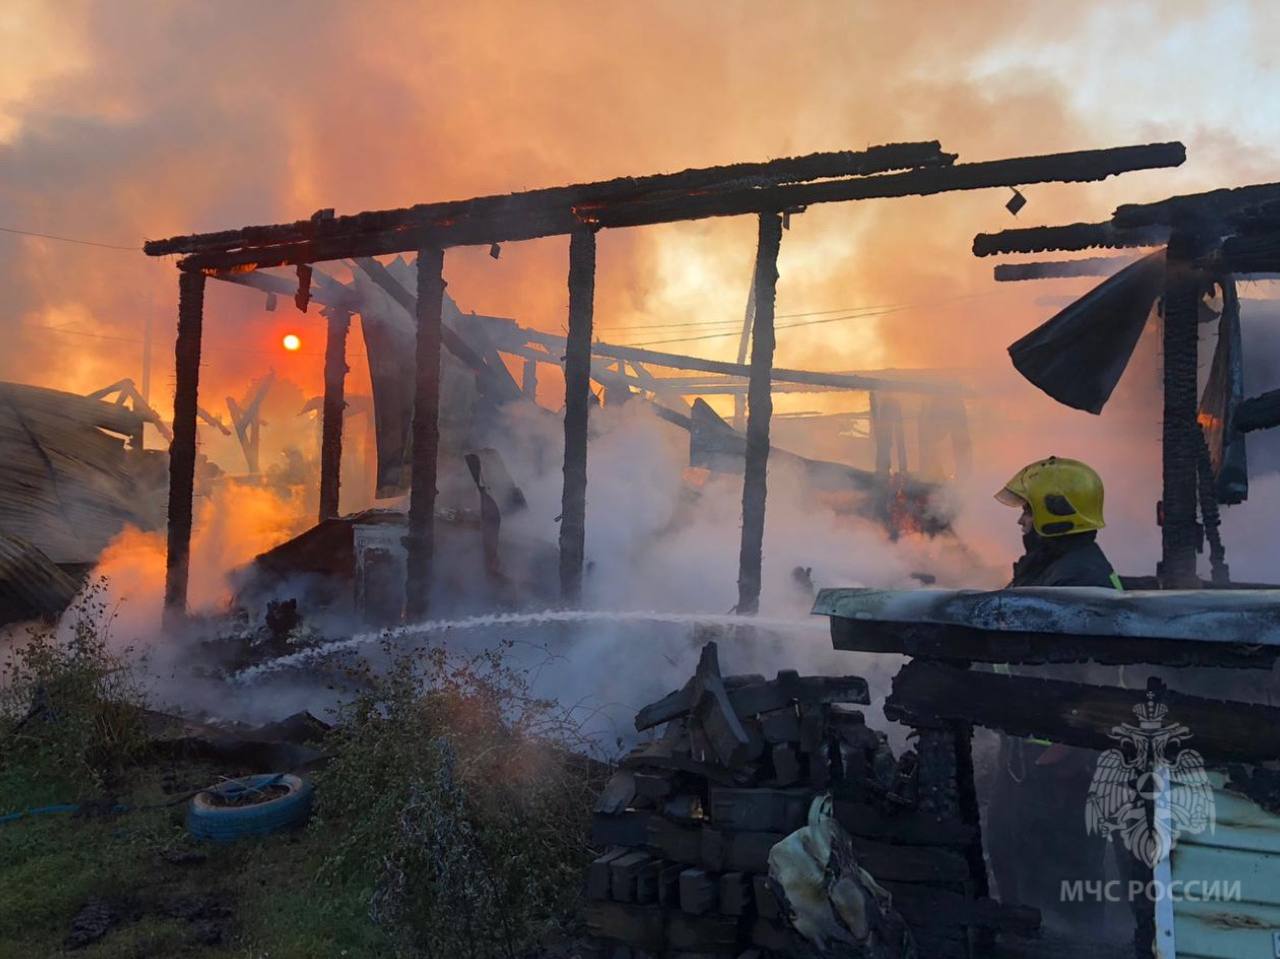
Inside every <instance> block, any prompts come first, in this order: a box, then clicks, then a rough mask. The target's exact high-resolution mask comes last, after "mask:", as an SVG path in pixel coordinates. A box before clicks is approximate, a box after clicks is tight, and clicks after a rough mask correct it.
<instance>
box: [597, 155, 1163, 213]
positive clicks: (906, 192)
mask: <svg viewBox="0 0 1280 959" xmlns="http://www.w3.org/2000/svg"><path fill="white" fill-rule="evenodd" d="M1185 160H1186V148H1185V147H1183V145H1182V144H1180V143H1153V144H1145V145H1140V146H1125V147H1115V148H1111V149H1103V150H1077V151H1074V152H1071V153H1057V154H1046V155H1043V156H1034V157H1014V158H1011V159H1006V160H988V161H983V162H978V163H957V164H954V165H952V166H949V167H940V168H936V169H917V170H909V171H907V172H905V173H888V174H882V175H879V176H869V177H861V178H858V179H850V180H835V181H828V182H824V183H803V184H798V185H793V186H778V187H766V188H763V189H760V190H756V191H754V192H753V193H752V194H750V195H742V194H738V193H732V192H727V193H724V194H703V195H700V196H695V197H687V196H680V197H676V198H670V199H669V198H658V199H650V200H641V201H623V202H618V203H614V204H609V205H608V206H607V207H605V208H602V209H601V210H600V211H599V212H598V213H595V214H594V215H593V217H592V220H591V222H594V223H598V224H599V225H600V226H605V227H619V226H641V225H645V224H651V223H665V222H671V220H672V219H680V220H690V219H699V218H702V217H711V216H741V215H744V214H747V213H758V212H770V211H781V210H788V209H794V208H796V207H802V206H810V205H813V204H816V203H832V202H847V201H850V200H868V199H874V198H889V197H905V196H930V195H933V194H938V193H949V192H952V191H955V190H982V189H987V188H990V187H1001V186H1017V185H1020V184H1026V183H1047V182H1063V183H1082V182H1088V181H1091V180H1103V179H1106V178H1107V177H1109V176H1115V175H1117V174H1120V173H1129V172H1133V171H1135V170H1145V169H1152V168H1155V167H1167V166H1179V165H1181V164H1182V163H1183V162H1185Z"/></svg>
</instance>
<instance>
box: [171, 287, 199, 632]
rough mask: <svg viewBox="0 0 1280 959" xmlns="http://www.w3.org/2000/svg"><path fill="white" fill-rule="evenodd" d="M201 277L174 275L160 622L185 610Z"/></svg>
mask: <svg viewBox="0 0 1280 959" xmlns="http://www.w3.org/2000/svg"><path fill="white" fill-rule="evenodd" d="M204 284H205V275H204V274H203V273H201V272H200V271H198V270H196V271H189V270H184V271H182V272H181V273H180V274H179V275H178V338H177V342H176V344H175V346H174V372H175V379H176V382H175V386H174V393H173V440H172V441H171V442H170V443H169V533H168V536H169V539H168V545H167V549H166V553H165V577H164V610H165V619H166V622H173V621H174V620H176V619H181V618H182V616H184V615H185V614H186V611H187V581H188V578H189V576H190V571H191V510H192V502H193V500H194V498H195V476H196V403H197V396H198V393H199V384H200V336H201V332H202V328H203V326H204Z"/></svg>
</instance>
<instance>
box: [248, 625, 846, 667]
mask: <svg viewBox="0 0 1280 959" xmlns="http://www.w3.org/2000/svg"><path fill="white" fill-rule="evenodd" d="M551 623H663V624H668V625H679V626H698V625H704V626H753V627H755V628H757V629H774V630H822V631H825V630H826V629H827V628H828V626H827V621H826V620H825V619H818V620H815V619H764V618H761V617H759V616H742V615H738V614H735V613H725V614H716V613H658V612H646V611H642V610H622V611H609V610H595V609H544V610H541V611H539V612H535V613H486V614H485V615H483V616H468V617H466V618H465V619H432V620H426V621H424V622H421V623H410V624H407V625H404V626H395V627H391V628H389V629H383V630H378V631H377V632H367V633H357V634H356V635H354V636H352V637H351V638H350V639H340V640H337V641H336V642H332V643H325V644H324V645H323V646H314V647H311V648H308V649H304V650H301V651H299V652H296V653H290V654H289V655H287V656H280V657H278V658H276V659H272V660H270V661H268V662H265V663H259V664H258V665H256V666H249V667H248V668H246V669H242V670H240V671H239V672H237V673H234V674H232V675H231V676H230V677H229V682H232V683H235V684H237V685H242V684H247V683H252V682H254V681H256V680H258V679H260V678H261V677H263V676H265V675H267V674H269V673H274V672H279V671H281V670H285V669H296V668H299V667H302V666H305V665H307V664H308V663H310V662H313V661H314V660H317V659H323V658H324V657H326V656H331V655H333V654H334V653H341V652H347V651H349V650H353V649H358V648H359V647H361V646H365V645H368V644H369V643H376V642H378V641H380V640H387V639H391V640H395V639H410V638H414V637H418V636H425V635H428V634H430V633H444V632H463V631H467V630H477V629H487V628H490V627H504V626H505V627H512V628H520V627H531V626H545V625H549V624H551Z"/></svg>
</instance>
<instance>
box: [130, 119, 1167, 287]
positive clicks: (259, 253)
mask: <svg viewBox="0 0 1280 959" xmlns="http://www.w3.org/2000/svg"><path fill="white" fill-rule="evenodd" d="M1185 159H1186V149H1185V148H1184V147H1183V146H1182V144H1180V143H1158V144H1148V145H1145V146H1128V147H1117V148H1114V149H1110V150H1083V151H1078V152H1074V153H1059V154H1049V155H1046V156H1037V157H1018V158H1015V159H1009V160H993V161H989V162H984V163H968V164H958V165H955V166H939V167H936V168H933V167H930V168H920V167H918V166H916V168H914V169H909V170H908V171H907V172H905V173H896V174H881V175H877V176H853V177H849V178H846V179H839V180H828V181H824V182H818V183H790V182H789V181H788V183H786V184H784V185H780V186H755V185H745V186H744V185H740V184H738V183H732V182H729V181H713V185H712V186H709V187H702V188H697V189H692V188H688V187H686V186H684V185H680V186H678V187H673V188H671V189H668V190H650V191H633V192H632V193H630V194H629V193H628V192H627V191H625V190H620V191H619V192H618V193H617V194H616V195H614V196H610V197H605V198H603V199H600V198H597V197H594V196H588V197H586V198H582V199H573V198H572V196H571V194H572V191H573V189H574V188H563V189H562V190H559V191H541V192H535V193H526V194H514V195H512V196H507V197H496V198H495V197H485V198H481V199H477V200H465V201H459V202H454V203H446V204H433V205H431V206H429V207H421V208H415V210H416V212H413V211H396V212H395V213H393V214H378V213H369V214H361V215H360V216H357V217H343V218H337V219H333V220H321V221H318V222H314V223H312V222H310V221H308V222H307V224H302V225H301V226H302V227H303V230H302V231H301V233H298V231H297V230H296V228H297V227H299V226H300V225H299V224H293V225H291V226H288V227H261V228H253V230H254V232H253V233H252V234H249V235H251V236H252V237H255V238H258V239H257V240H256V242H257V243H262V245H246V244H247V243H249V242H251V241H250V240H248V239H246V238H245V235H246V234H247V233H248V231H231V233H230V234H228V235H225V236H223V235H215V236H221V237H222V238H221V239H220V240H218V241H217V242H206V238H203V237H180V238H177V239H176V240H173V241H160V242H158V243H156V244H150V245H148V249H149V250H150V251H151V252H152V253H153V255H160V254H162V253H166V252H169V253H172V252H179V251H180V250H182V249H187V248H190V249H192V250H202V251H203V252H194V253H192V254H191V255H190V256H188V257H186V258H184V259H183V260H181V261H180V262H179V266H180V267H181V268H183V269H188V270H233V269H243V268H246V267H248V268H258V269H261V268H264V267H270V266H283V265H287V264H295V263H309V262H314V261H321V260H332V259H341V258H343V257H353V256H377V255H379V254H384V253H398V252H403V251H404V250H406V249H411V248H413V247H414V246H417V245H420V244H424V243H425V244H431V245H436V246H443V247H449V246H466V245H489V244H492V243H503V242H508V241H511V240H527V239H535V238H537V237H541V236H556V235H561V234H567V233H571V232H573V231H574V230H575V229H576V228H577V227H578V226H580V225H583V224H587V225H591V226H596V227H606V226H607V227H620V226H641V225H650V224H657V223H671V222H676V221H681V220H694V219H701V218H704V217H713V216H738V215H745V214H748V213H763V212H780V211H785V210H793V209H797V208H801V207H805V206H808V205H811V204H815V203H830V202H843V201H848V200H866V199H872V198H888V197H902V196H924V195H932V194H937V193H946V192H950V191H953V190H977V189H984V188H987V187H998V186H1009V185H1012V184H1025V183H1043V182H1084V181H1090V180H1102V179H1105V178H1106V177H1108V176H1113V175H1116V174H1120V173H1127V172H1130V171H1133V170H1145V169H1151V168H1154V167H1167V166H1177V165H1179V164H1181V163H1182V162H1183V161H1184V160H1185ZM903 166H904V165H903V164H897V165H895V166H893V167H890V169H902V168H903ZM906 166H915V165H913V164H906ZM727 182H728V183H729V185H725V183H727ZM716 184H719V185H716ZM406 214H408V215H406ZM388 216H390V217H391V222H394V223H395V224H396V225H395V226H394V227H393V228H389V229H383V230H381V231H379V230H377V229H370V224H374V223H380V222H383V221H384V218H386V217H388ZM397 217H398V219H397ZM261 231H266V232H265V233H261ZM272 231H283V232H272ZM290 231H293V232H294V233H298V235H299V236H302V235H305V236H306V237H308V238H305V239H280V237H290V236H292V235H293V233H291V232H290ZM262 236H267V237H275V238H276V239H274V240H273V241H271V242H264V241H263V240H262V239H261V237H262Z"/></svg>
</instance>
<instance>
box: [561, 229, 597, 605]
mask: <svg viewBox="0 0 1280 959" xmlns="http://www.w3.org/2000/svg"><path fill="white" fill-rule="evenodd" d="M595 290H596V234H595V230H593V229H591V228H588V227H579V228H578V229H576V230H575V231H574V232H573V233H571V234H569V335H568V338H567V340H566V343H565V355H564V492H563V495H562V500H561V508H560V598H561V599H562V600H563V601H565V602H566V603H576V602H577V601H578V600H579V599H580V598H581V596H582V565H583V558H584V554H585V552H586V530H587V524H586V517H587V410H588V408H589V407H590V405H591V325H592V322H593V316H594V310H595V306H594V304H595Z"/></svg>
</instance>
